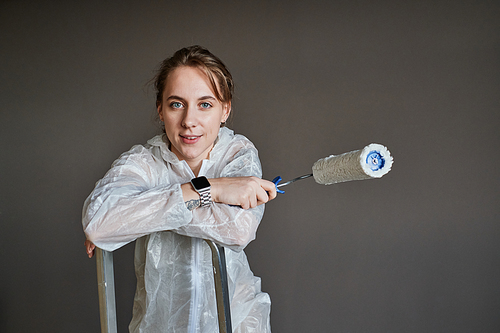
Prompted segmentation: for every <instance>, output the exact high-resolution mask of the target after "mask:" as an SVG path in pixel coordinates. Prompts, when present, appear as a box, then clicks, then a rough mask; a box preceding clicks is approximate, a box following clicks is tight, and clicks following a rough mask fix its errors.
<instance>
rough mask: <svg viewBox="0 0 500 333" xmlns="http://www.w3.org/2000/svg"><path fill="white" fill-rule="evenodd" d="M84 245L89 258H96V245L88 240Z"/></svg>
mask: <svg viewBox="0 0 500 333" xmlns="http://www.w3.org/2000/svg"><path fill="white" fill-rule="evenodd" d="M84 245H85V249H86V250H87V254H88V256H89V258H92V257H93V256H94V249H95V245H94V243H92V242H91V241H89V240H88V239H86V240H85V243H84Z"/></svg>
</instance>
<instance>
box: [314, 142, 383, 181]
mask: <svg viewBox="0 0 500 333" xmlns="http://www.w3.org/2000/svg"><path fill="white" fill-rule="evenodd" d="M391 167H392V156H391V153H390V152H389V150H387V148H386V147H384V146H382V145H380V144H377V143H372V144H370V145H368V146H366V147H365V148H363V149H361V150H355V151H351V152H348V153H344V154H341V155H331V156H328V157H325V158H322V159H320V160H318V161H317V162H316V163H314V165H313V168H312V169H313V177H314V180H315V181H316V182H317V183H319V184H324V185H330V184H335V183H341V182H347V181H350V180H363V179H372V178H380V177H382V176H383V175H385V174H386V173H388V172H389V171H390V170H391Z"/></svg>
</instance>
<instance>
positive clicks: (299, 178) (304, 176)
mask: <svg viewBox="0 0 500 333" xmlns="http://www.w3.org/2000/svg"><path fill="white" fill-rule="evenodd" d="M312 175H313V174H312V173H311V174H309V175H303V176H300V177H297V178H294V179H292V180H289V181H287V182H285V183H282V184H278V185H277V186H276V187H282V186H285V185H288V184H291V183H293V182H296V181H297V180H301V179H306V178H309V177H312Z"/></svg>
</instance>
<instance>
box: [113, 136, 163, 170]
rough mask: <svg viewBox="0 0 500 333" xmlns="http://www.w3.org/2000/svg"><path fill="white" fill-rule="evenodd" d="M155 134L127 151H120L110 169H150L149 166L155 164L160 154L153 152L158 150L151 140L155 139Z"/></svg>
mask: <svg viewBox="0 0 500 333" xmlns="http://www.w3.org/2000/svg"><path fill="white" fill-rule="evenodd" d="M157 137H159V138H160V140H161V136H156V137H154V138H152V139H151V140H148V142H147V143H146V144H137V145H134V146H132V147H131V148H130V149H129V150H128V151H126V152H124V153H122V154H121V155H120V157H118V159H116V160H115V161H114V162H113V165H112V169H115V168H123V167H125V168H138V169H144V170H148V171H151V168H154V166H155V165H156V164H157V162H158V160H159V157H160V159H161V156H157V155H160V154H159V153H157V152H155V150H159V149H158V148H156V146H155V145H152V144H151V143H152V142H155V141H156V140H157Z"/></svg>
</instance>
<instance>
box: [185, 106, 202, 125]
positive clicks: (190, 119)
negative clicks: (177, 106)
mask: <svg viewBox="0 0 500 333" xmlns="http://www.w3.org/2000/svg"><path fill="white" fill-rule="evenodd" d="M196 125H198V118H197V114H196V108H194V107H192V106H188V107H187V108H186V109H185V110H184V114H183V117H182V126H183V127H185V128H190V127H195V126H196Z"/></svg>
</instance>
